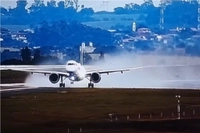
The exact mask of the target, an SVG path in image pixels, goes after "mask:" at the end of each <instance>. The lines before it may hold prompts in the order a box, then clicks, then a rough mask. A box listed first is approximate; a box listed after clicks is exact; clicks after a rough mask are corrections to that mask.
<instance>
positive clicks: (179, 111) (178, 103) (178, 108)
mask: <svg viewBox="0 0 200 133" xmlns="http://www.w3.org/2000/svg"><path fill="white" fill-rule="evenodd" d="M175 97H176V98H177V114H178V119H181V106H180V98H181V96H180V95H176V96H175Z"/></svg>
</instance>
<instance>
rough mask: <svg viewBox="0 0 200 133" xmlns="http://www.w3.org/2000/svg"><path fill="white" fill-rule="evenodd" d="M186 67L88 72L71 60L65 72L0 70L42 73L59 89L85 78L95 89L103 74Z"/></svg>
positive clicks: (35, 68)
mask: <svg viewBox="0 0 200 133" xmlns="http://www.w3.org/2000/svg"><path fill="white" fill-rule="evenodd" d="M184 66H186V65H164V66H163V65H162V66H159V65H157V66H141V67H133V68H126V69H115V70H114V69H113V70H90V71H87V70H86V69H85V67H84V66H82V65H81V64H80V63H78V62H76V61H74V60H69V61H67V63H66V65H65V70H64V72H61V71H51V70H43V69H50V68H59V69H61V68H63V67H64V66H63V65H62V66H60V65H59V66H55V65H54V66H30V67H29V66H1V67H0V68H1V69H0V70H15V71H24V72H29V73H31V74H33V73H40V74H44V75H45V76H46V75H48V76H49V81H50V82H51V83H53V84H56V83H58V82H59V81H60V84H59V87H65V83H64V80H65V79H67V78H68V79H69V80H70V81H71V84H73V83H74V82H79V81H82V80H84V79H85V78H86V79H88V80H89V83H88V88H94V83H99V82H100V81H101V75H102V74H110V73H116V72H121V73H123V72H124V71H131V70H138V69H143V68H159V67H162V68H163V67H184Z"/></svg>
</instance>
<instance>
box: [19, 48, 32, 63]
mask: <svg viewBox="0 0 200 133" xmlns="http://www.w3.org/2000/svg"><path fill="white" fill-rule="evenodd" d="M21 57H22V62H23V63H24V64H27V65H28V64H30V62H31V50H30V49H29V48H28V47H27V46H26V47H25V48H23V49H21Z"/></svg>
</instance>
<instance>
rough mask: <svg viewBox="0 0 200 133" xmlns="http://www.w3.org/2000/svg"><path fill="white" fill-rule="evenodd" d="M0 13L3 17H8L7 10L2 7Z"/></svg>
mask: <svg viewBox="0 0 200 133" xmlns="http://www.w3.org/2000/svg"><path fill="white" fill-rule="evenodd" d="M0 11H1V13H2V14H3V15H8V10H7V9H6V8H4V7H2V6H1V7H0Z"/></svg>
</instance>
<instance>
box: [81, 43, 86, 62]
mask: <svg viewBox="0 0 200 133" xmlns="http://www.w3.org/2000/svg"><path fill="white" fill-rule="evenodd" d="M84 49H85V43H84V42H83V43H82V44H81V46H80V64H81V65H83V64H84Z"/></svg>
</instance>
